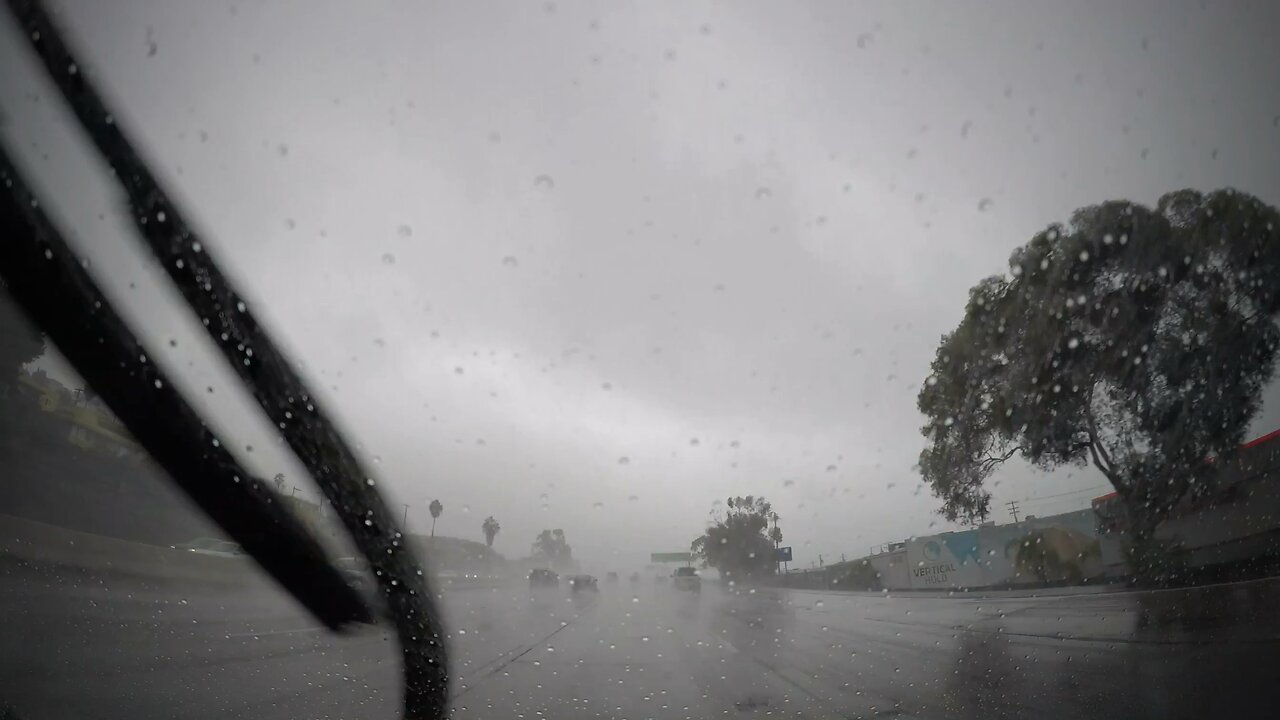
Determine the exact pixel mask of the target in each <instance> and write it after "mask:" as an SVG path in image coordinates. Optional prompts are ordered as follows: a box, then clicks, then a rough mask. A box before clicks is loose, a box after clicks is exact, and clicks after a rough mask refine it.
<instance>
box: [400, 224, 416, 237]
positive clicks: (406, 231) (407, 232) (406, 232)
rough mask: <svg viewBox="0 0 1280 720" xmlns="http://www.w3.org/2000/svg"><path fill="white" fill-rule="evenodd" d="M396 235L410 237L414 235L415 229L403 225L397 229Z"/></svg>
mask: <svg viewBox="0 0 1280 720" xmlns="http://www.w3.org/2000/svg"><path fill="white" fill-rule="evenodd" d="M396 234H397V235H399V236H400V237H409V236H411V235H413V228H411V227H409V226H408V225H401V226H400V227H398V228H396Z"/></svg>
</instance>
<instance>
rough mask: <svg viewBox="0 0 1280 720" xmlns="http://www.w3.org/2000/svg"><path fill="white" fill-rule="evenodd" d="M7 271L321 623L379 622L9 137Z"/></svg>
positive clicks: (228, 526) (137, 435) (81, 366)
mask: <svg viewBox="0 0 1280 720" xmlns="http://www.w3.org/2000/svg"><path fill="white" fill-rule="evenodd" d="M0 184H2V185H3V186H4V189H3V193H0V233H3V236H4V238H5V239H4V241H3V242H0V277H3V278H4V281H5V285H6V287H7V288H8V290H9V292H10V293H11V294H12V295H13V297H14V299H15V300H16V301H17V302H18V304H19V305H20V306H21V307H22V308H23V310H24V311H25V312H26V313H27V315H28V316H29V317H30V318H31V320H32V321H34V322H35V324H36V325H38V326H39V327H40V328H41V329H42V330H43V331H44V332H45V333H46V334H47V335H48V336H49V338H50V339H51V340H52V341H53V343H54V345H56V346H57V347H58V350H59V351H60V352H61V353H62V354H63V355H64V356H65V357H66V358H67V360H68V361H70V363H71V364H72V365H73V366H74V367H75V368H76V371H77V372H79V373H80V374H81V376H83V377H84V379H85V381H86V382H88V383H89V385H90V386H91V387H92V388H94V390H95V391H96V392H97V393H98V395H100V396H101V397H102V399H103V400H104V401H105V402H106V403H107V405H108V406H109V407H110V408H111V411H112V412H114V413H115V414H116V416H117V417H118V418H120V421H121V422H123V423H124V424H125V426H126V427H128V428H129V431H130V433H132V434H133V437H134V439H136V440H137V441H138V443H139V444H140V445H142V447H143V448H144V449H146V451H147V452H148V453H150V454H151V457H153V458H155V460H156V462H158V463H159V464H160V466H161V467H163V468H164V469H165V471H166V472H167V473H168V474H169V476H170V477H171V478H173V481H174V482H175V483H176V484H177V485H178V486H179V487H180V488H181V489H182V490H183V491H184V492H186V494H187V496H188V497H190V498H191V499H192V500H193V501H195V503H196V504H197V505H199V506H200V507H201V509H203V510H204V511H205V512H206V513H207V514H208V515H209V517H210V518H212V519H213V521H214V522H216V523H217V524H218V525H219V526H221V527H222V529H223V530H225V531H226V532H227V534H228V535H230V536H231V539H232V540H234V541H235V542H237V543H239V544H240V546H241V547H243V548H244V550H245V552H247V553H248V554H249V555H251V556H253V558H254V559H255V560H257V561H258V563H259V564H260V565H261V566H262V568H263V569H264V570H266V571H267V572H268V573H269V574H270V575H271V576H272V577H274V578H275V579H276V580H277V581H278V582H279V583H280V584H281V585H283V586H284V588H285V589H286V590H287V591H288V592H289V593H290V594H292V595H293V596H294V597H296V598H297V599H298V600H299V601H300V602H301V603H302V604H303V606H304V607H306V608H307V610H309V611H310V612H311V613H312V614H313V615H315V616H316V618H317V619H319V620H320V621H321V622H323V623H324V624H325V625H326V626H328V627H330V628H338V627H341V626H343V625H346V624H348V623H352V622H370V621H371V619H372V617H371V613H370V611H369V608H368V607H367V606H366V605H365V603H364V601H363V600H362V599H361V598H360V595H359V594H358V593H357V592H356V591H355V590H353V589H352V588H351V587H350V586H348V585H347V583H346V582H345V581H344V580H343V578H342V575H341V574H339V573H338V572H337V571H336V570H335V569H334V568H333V567H331V566H330V565H329V563H328V560H327V558H326V556H325V553H324V550H323V548H321V547H320V545H319V543H317V542H316V541H315V540H314V539H313V538H312V537H311V536H309V535H307V534H306V530H305V529H304V528H303V525H302V523H301V522H300V521H299V520H298V519H297V518H296V517H294V515H293V514H292V513H290V512H289V511H288V510H287V509H286V508H285V506H284V505H283V504H282V503H280V502H278V501H277V500H276V498H275V496H274V494H273V492H272V491H271V490H269V489H268V488H267V487H266V485H265V484H264V483H262V482H261V481H260V480H259V479H258V478H255V477H252V476H251V475H250V474H249V473H248V472H247V471H246V470H245V469H244V468H243V467H241V465H240V464H239V463H238V462H237V461H236V459H235V458H234V457H232V456H231V454H230V453H229V452H228V451H227V449H226V447H224V446H223V444H222V443H221V442H220V441H219V440H218V437H217V436H216V435H215V434H214V433H213V431H212V430H210V429H209V428H208V426H206V425H205V424H204V423H203V422H202V421H201V420H200V417H199V415H198V414H197V413H196V412H195V410H193V409H192V407H191V405H190V403H188V402H187V401H186V399H185V398H184V397H183V396H182V393H181V392H179V390H178V388H177V386H175V385H174V384H173V383H172V382H170V381H169V378H168V377H166V375H165V373H164V371H163V370H162V369H161V368H160V367H158V366H157V365H156V364H155V363H154V362H151V361H150V360H149V358H150V357H151V354H150V353H148V352H147V350H146V348H145V347H143V345H142V344H141V343H140V342H139V341H138V340H137V338H136V337H134V335H133V333H132V332H130V330H129V327H128V326H127V325H126V324H125V322H124V320H122V319H121V318H120V316H119V315H118V314H117V313H116V312H115V310H114V309H113V308H112V306H111V303H110V302H109V301H108V300H107V298H106V297H104V296H103V294H102V292H101V290H99V289H98V286H97V285H96V284H95V283H94V281H93V278H92V277H90V276H89V273H88V272H87V271H86V270H85V269H84V267H83V266H82V265H81V263H80V261H79V260H77V258H76V257H75V254H74V253H72V251H71V249H70V248H69V247H68V246H67V244H66V241H65V240H63V238H62V235H61V234H60V233H59V232H58V230H57V229H56V228H55V227H54V226H53V224H52V222H50V220H49V218H48V216H46V215H45V213H44V210H43V209H42V207H41V205H40V203H39V202H38V201H37V200H36V198H35V196H33V195H32V194H31V192H30V191H29V190H28V189H27V187H26V185H25V183H23V182H22V179H21V177H20V176H19V175H18V173H17V170H16V169H15V168H14V167H13V164H12V162H11V161H10V158H9V156H8V154H7V153H6V152H5V150H4V147H3V145H0Z"/></svg>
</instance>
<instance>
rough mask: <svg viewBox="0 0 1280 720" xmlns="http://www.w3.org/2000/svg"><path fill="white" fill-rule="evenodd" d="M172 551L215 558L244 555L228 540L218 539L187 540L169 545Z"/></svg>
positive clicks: (242, 551)
mask: <svg viewBox="0 0 1280 720" xmlns="http://www.w3.org/2000/svg"><path fill="white" fill-rule="evenodd" d="M169 547H170V548H172V549H174V550H186V551H187V552H193V553H196V554H197V555H215V556H217V557H239V556H241V555H244V550H241V549H240V546H239V545H237V544H236V543H233V542H231V541H230V540H219V539H218V538H207V537H204V538H196V539H194V540H188V541H187V542H184V543H178V544H177V545H170V546H169Z"/></svg>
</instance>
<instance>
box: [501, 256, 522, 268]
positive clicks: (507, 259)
mask: <svg viewBox="0 0 1280 720" xmlns="http://www.w3.org/2000/svg"><path fill="white" fill-rule="evenodd" d="M502 265H503V266H504V267H510V268H513V267H520V261H519V260H517V259H516V257H515V256H514V255H506V256H503V258H502Z"/></svg>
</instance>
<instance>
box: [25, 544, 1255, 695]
mask: <svg viewBox="0 0 1280 720" xmlns="http://www.w3.org/2000/svg"><path fill="white" fill-rule="evenodd" d="M1060 592H1061V591H1060ZM443 597H444V608H445V612H446V621H447V622H448V624H449V627H450V628H451V631H450V632H451V636H450V638H449V642H450V646H451V648H452V655H451V660H452V663H453V666H454V683H455V685H454V688H453V691H452V695H453V701H452V703H453V713H454V716H455V717H458V718H468V719H469V718H476V719H479V718H576V717H582V718H637V719H640V718H713V717H754V716H759V717H815V718H857V717H863V718H872V717H902V718H935V717H937V718H1004V717H1008V718H1024V717H1037V718H1043V717H1063V718H1101V717H1106V718H1129V717H1188V718H1189V717H1196V718H1203V717H1229V718H1233V719H1234V718H1251V717H1258V718H1263V717H1266V718H1271V717H1276V716H1277V712H1280V710H1278V708H1280V704H1277V700H1280V653H1278V652H1277V650H1280V602H1277V600H1278V599H1280V584H1278V583H1276V582H1273V581H1268V582H1260V583H1250V584H1241V585H1232V586H1223V587H1218V588H1212V589H1202V590H1193V591H1169V592H1157V593H1134V592H1112V593H1103V594H1057V595H1042V596H1039V597H1032V596H1028V595H1027V594H999V593H997V594H993V595H990V596H976V595H973V594H969V595H955V596H950V597H948V596H939V595H901V596H894V595H884V594H881V595H876V594H846V593H818V592H807V591H783V590H759V591H756V592H754V593H738V594H729V593H724V592H722V591H721V590H720V589H719V588H718V587H717V586H714V585H708V587H707V588H706V589H705V590H704V592H703V593H702V594H701V595H692V594H687V593H680V592H677V591H675V590H673V589H671V588H670V587H668V586H665V585H653V584H650V583H642V584H639V585H635V586H631V585H628V584H626V583H623V584H621V585H601V591H600V593H599V594H598V595H587V596H572V595H570V594H569V593H568V592H567V591H556V590H545V591H540V592H538V593H532V594H531V593H530V592H529V590H528V588H527V587H524V586H523V585H522V584H518V583H517V584H513V585H510V586H506V587H503V588H493V589H465V590H454V591H449V592H446V593H445V594H444V596H443ZM0 622H3V628H2V632H0V701H3V702H6V703H8V705H9V707H10V709H11V710H12V711H13V712H14V713H15V716H16V717H20V718H126V717H127V718H135V719H142V718H171V717H184V718H212V717H237V718H248V717H253V718H376V717H395V716H396V715H397V711H398V709H399V702H400V697H399V689H398V685H397V681H398V674H399V665H398V661H397V655H396V652H395V647H394V643H393V640H392V638H391V636H390V634H389V633H388V632H387V631H386V630H385V629H382V628H377V627H369V628H364V629H361V630H358V631H355V632H353V633H350V634H348V635H346V636H341V637H339V636H334V635H332V634H329V633H327V632H325V631H324V630H321V629H318V628H316V627H315V623H314V622H313V621H311V620H310V619H309V618H308V617H306V616H305V615H303V614H302V613H301V612H300V611H299V610H298V609H297V608H296V607H295V606H294V605H293V604H292V603H291V602H290V601H289V600H288V599H286V598H284V597H283V596H281V595H280V594H279V593H278V592H277V591H275V590H274V588H273V587H272V586H271V585H270V584H269V583H268V582H267V581H265V580H263V579H261V578H259V577H256V576H253V577H246V579H245V581H244V582H243V583H240V584H238V585H237V586H226V585H222V586H206V587H199V586H194V585H192V584H190V583H186V584H175V583H170V582H166V581H163V580H158V579H154V578H153V579H139V578H136V577H120V576H117V577H112V576H107V575H91V574H84V573H80V572H66V571H58V572H55V571H41V570H35V569H32V568H30V567H20V566H17V565H14V564H12V563H7V564H3V565H0ZM0 717H3V715H0Z"/></svg>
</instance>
